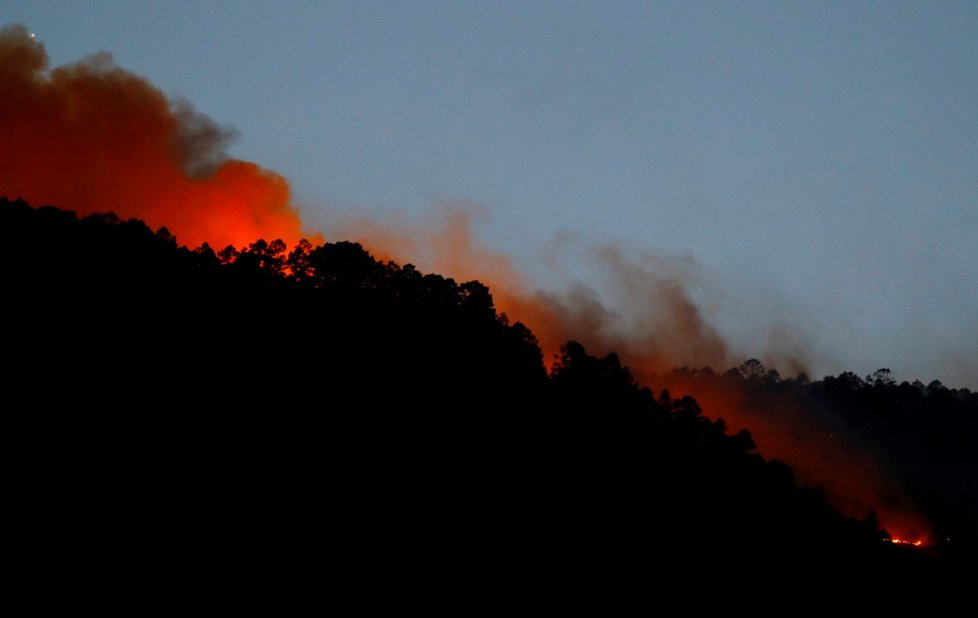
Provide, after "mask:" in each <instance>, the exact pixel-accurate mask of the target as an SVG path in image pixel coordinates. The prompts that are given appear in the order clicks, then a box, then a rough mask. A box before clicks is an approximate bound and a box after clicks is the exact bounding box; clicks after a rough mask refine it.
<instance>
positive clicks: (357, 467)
mask: <svg viewBox="0 0 978 618" xmlns="http://www.w3.org/2000/svg"><path fill="white" fill-rule="evenodd" d="M0 231H2V234H3V242H2V243H0V247H2V248H0V253H2V254H0V264H2V266H0V277H2V282H3V287H4V291H5V294H4V298H5V301H4V305H5V311H4V317H3V319H4V333H5V335H4V340H5V343H4V355H5V357H6V358H5V363H4V366H5V367H6V368H7V369H5V374H4V384H5V385H6V390H7V392H8V393H9V395H8V399H7V405H6V406H5V408H6V409H7V411H8V412H7V414H8V416H9V417H11V418H13V419H14V421H15V423H17V424H19V425H20V426H21V427H22V429H20V430H19V432H18V434H17V436H18V439H17V442H18V444H17V448H16V457H15V466H14V474H13V480H14V483H15V486H16V491H18V492H20V495H21V496H22V497H21V498H19V499H18V500H17V501H16V503H17V504H18V505H19V506H18V507H17V508H18V509H19V515H20V516H21V517H23V518H24V520H25V521H29V522H30V524H31V526H32V527H34V526H37V527H39V528H40V529H42V530H44V534H39V535H36V538H37V543H38V544H39V547H41V548H42V549H40V550H39V551H41V552H42V553H43V554H44V555H51V552H57V554H58V555H63V556H69V557H70V558H71V559H72V560H74V561H76V562H75V564H76V568H84V567H83V566H82V565H83V564H85V562H86V560H89V559H91V558H92V557H93V556H97V557H99V558H100V559H103V558H106V557H110V558H111V559H113V560H116V561H119V562H121V563H125V564H129V563H132V564H134V565H136V564H145V563H146V562H147V561H148V562H150V563H152V564H154V565H156V566H158V567H159V566H162V565H168V564H178V565H179V568H180V569H183V570H184V571H186V572H192V573H198V571H199V573H198V575H199V574H201V573H213V574H214V576H215V577H224V576H228V574H234V575H240V576H242V577H258V576H259V575H258V574H266V575H269V574H272V573H274V574H277V576H281V577H285V575H284V574H285V573H288V574H290V575H288V576H289V577H293V576H294V577H299V576H300V574H301V576H302V577H306V578H316V577H329V578H332V579H331V581H333V582H334V583H336V582H343V585H346V584H349V585H364V582H376V581H387V579H385V578H393V579H396V580H397V581H400V582H406V581H411V582H420V581H424V582H427V584H425V585H430V586H435V587H442V588H444V587H454V586H458V585H465V586H474V587H476V588H478V587H485V586H489V587H494V588H495V589H497V590H505V589H509V588H512V587H513V586H517V585H531V584H532V583H533V582H537V583H538V584H539V583H542V582H543V581H545V580H563V581H571V582H573V581H587V582H592V583H593V582H595V581H598V580H603V579H609V580H614V581H616V582H618V583H619V584H623V583H627V584H629V585H633V586H637V587H639V588H641V587H642V586H647V585H649V581H651V580H650V578H652V577H653V576H655V577H658V578H661V577H663V574H668V575H671V576H673V577H683V578H686V577H707V576H708V575H709V576H716V577H721V578H730V577H753V578H756V580H757V581H769V578H770V577H775V576H779V575H780V576H783V577H786V578H791V579H794V580H798V577H799V575H800V574H802V573H805V574H808V575H811V574H815V575H816V579H815V580H812V581H814V582H825V581H837V582H844V581H848V582H851V581H854V580H853V579H852V578H853V577H857V576H858V577H864V576H866V574H873V575H874V576H898V575H902V574H913V575H914V576H917V575H920V574H926V573H931V574H935V573H939V572H941V569H945V568H946V569H956V568H957V567H956V566H955V565H953V564H948V563H943V562H940V561H938V560H937V559H936V558H934V557H931V556H928V555H926V554H925V553H922V552H914V551H913V550H910V549H908V548H901V547H895V546H891V545H889V544H886V543H883V542H882V540H881V539H882V533H881V531H880V530H878V529H877V525H876V523H875V521H874V520H873V519H872V518H871V517H870V518H868V519H867V520H865V521H861V522H858V521H854V520H851V519H846V518H843V517H842V516H840V515H839V514H837V513H836V512H834V511H833V510H832V509H831V508H830V507H829V506H828V505H827V503H826V501H825V499H824V498H823V496H822V495H821V494H820V492H819V491H818V490H813V489H808V488H798V487H796V485H795V483H794V481H793V478H792V473H791V470H790V469H789V468H788V467H787V466H785V465H783V464H781V463H778V462H768V461H764V460H763V459H762V458H761V457H760V456H758V455H757V454H755V453H754V452H753V444H752V440H751V437H750V435H749V434H748V433H747V432H742V433H740V434H737V435H733V436H731V435H728V434H727V433H726V432H725V429H724V427H723V425H722V423H720V422H716V423H715V422H711V421H709V420H708V419H706V418H704V417H703V416H702V414H700V410H699V408H698V406H697V404H696V402H695V401H693V400H692V399H690V398H684V399H678V400H676V399H671V398H669V397H668V396H667V395H662V396H656V395H654V394H653V393H652V392H651V391H649V390H648V389H644V388H640V387H639V386H638V385H636V384H635V383H634V382H633V381H632V379H631V377H630V375H629V373H628V371H627V369H625V368H623V367H622V366H621V365H620V363H619V362H618V360H617V358H616V357H615V356H613V355H612V356H609V357H607V358H594V357H592V356H589V355H588V354H587V353H586V351H585V350H584V349H583V348H582V347H581V346H580V345H577V344H574V343H569V344H568V345H567V346H566V348H565V351H564V355H563V358H562V359H561V361H560V363H559V366H558V367H557V368H556V369H555V371H554V372H553V373H552V375H549V376H548V375H547V373H546V371H545V370H544V367H543V364H542V360H541V355H540V351H539V349H538V348H537V346H536V343H535V340H534V338H533V336H532V334H531V333H530V332H529V331H528V330H527V329H526V328H524V327H523V326H521V325H520V324H509V323H507V321H506V320H505V319H504V318H501V317H500V316H498V315H497V314H496V312H495V310H494V308H493V305H492V298H491V295H490V293H489V290H487V289H486V288H485V287H484V286H482V285H480V284H478V283H475V282H470V283H461V284H460V283H457V282H455V281H453V280H451V279H445V278H443V277H440V276H437V275H424V274H422V273H419V272H418V271H417V270H415V269H414V268H413V267H411V266H409V265H406V266H400V265H397V264H393V263H387V264H384V263H380V262H378V261H376V260H374V259H373V258H372V257H371V256H370V255H369V254H368V253H366V252H365V251H364V250H363V249H362V248H361V247H360V246H359V245H356V244H350V243H343V242H339V243H331V244H326V245H323V246H319V247H312V246H309V245H302V246H300V247H298V248H296V249H294V250H292V251H286V249H285V247H284V246H282V245H281V243H278V242H272V243H265V242H263V241H260V242H257V243H255V244H253V245H252V246H250V247H248V248H246V249H243V250H241V251H240V252H239V251H234V250H222V251H219V252H218V253H216V254H215V252H214V251H212V250H211V249H210V248H207V247H204V248H201V249H198V250H188V249H186V248H183V247H180V246H178V244H177V242H176V241H175V239H173V238H172V237H171V236H170V235H169V234H168V233H167V232H166V231H165V230H161V231H158V232H153V231H151V230H150V229H148V228H147V227H146V226H145V225H143V224H142V223H140V222H138V221H127V222H120V221H118V220H116V219H115V218H114V217H113V216H111V215H106V216H97V217H88V218H85V219H82V220H79V219H77V218H76V217H75V216H74V215H73V214H72V213H68V212H64V211H60V210H57V209H54V208H40V209H33V208H31V207H29V206H28V205H26V204H24V203H22V202H5V201H0ZM326 573H329V575H326ZM269 576H271V575H269ZM765 578H768V579H765ZM659 581H661V579H660V580H659ZM806 581H807V580H806ZM519 582H522V584H519ZM527 582H529V583H527ZM811 585H812V586H815V585H816V584H814V583H813V584H811Z"/></svg>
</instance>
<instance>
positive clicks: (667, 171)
mask: <svg viewBox="0 0 978 618" xmlns="http://www.w3.org/2000/svg"><path fill="white" fill-rule="evenodd" d="M2 6H3V10H2V12H0V21H2V23H3V24H9V23H22V24H24V25H26V26H27V27H28V28H30V29H31V30H32V31H33V32H35V33H36V36H37V40H39V41H41V42H43V44H44V45H45V47H46V49H47V52H48V54H49V55H50V59H51V64H52V66H57V65H61V64H65V63H70V62H75V61H77V60H80V59H82V58H83V57H85V56H88V55H90V54H93V53H96V52H99V51H108V52H110V53H111V54H112V55H113V57H114V59H115V61H116V62H117V63H118V64H119V65H120V66H122V67H124V68H126V69H129V70H132V71H134V72H136V73H138V74H140V75H142V76H145V77H146V78H148V79H149V80H151V81H152V82H153V83H154V84H156V85H157V86H158V87H159V88H161V89H162V90H163V91H164V92H166V93H167V94H168V95H170V96H173V97H178V98H183V99H186V100H188V101H190V102H191V103H192V104H193V105H194V107H195V108H196V109H197V110H198V111H199V112H202V113H204V114H207V115H208V116H210V117H211V118H212V119H213V120H215V121H216V122H217V123H219V124H221V125H222V126H227V127H231V128H233V129H235V130H236V131H237V133H238V138H237V140H236V141H235V142H234V143H233V144H232V146H231V148H230V154H231V155H233V156H235V157H240V158H243V159H247V160H250V161H254V162H256V163H258V164H259V165H261V166H264V167H267V168H270V169H273V170H276V171H278V172H279V173H281V174H283V175H284V176H285V177H287V178H288V179H289V180H290V182H291V183H292V189H293V192H294V197H295V200H296V202H297V204H298V205H299V207H300V209H301V211H302V216H303V219H304V221H305V223H306V226H307V227H308V228H310V229H316V230H321V231H323V233H324V234H325V236H326V237H327V238H328V239H331V240H332V239H334V238H333V237H332V236H331V234H330V226H331V224H332V222H333V221H335V220H336V219H337V217H338V216H339V215H340V214H342V213H347V214H349V213H366V214H369V215H370V216H372V217H374V218H379V219H390V220H396V221H407V222H412V223H413V224H416V225H423V222H424V221H427V220H429V218H431V217H433V216H434V213H436V212H437V209H438V206H439V204H446V203H447V204H455V205H461V206H460V207H462V208H476V206H474V205H478V208H479V209H480V212H481V215H480V218H478V220H477V224H476V232H477V235H478V237H479V238H480V239H481V240H482V242H484V243H485V244H486V245H487V246H488V247H490V248H491V249H493V250H496V251H499V252H501V253H504V254H506V255H508V256H510V257H511V258H512V260H513V262H514V264H515V265H516V266H517V268H518V269H519V270H520V271H521V272H523V273H525V274H526V276H527V278H528V279H529V280H530V281H532V283H533V285H535V286H538V287H540V288H542V289H545V290H551V291H558V292H559V291H562V290H565V289H567V288H568V287H569V286H573V285H575V284H577V283H580V284H584V285H587V286H589V287H591V288H594V289H595V290H597V291H599V292H601V293H602V294H604V295H605V296H606V297H608V298H610V299H611V300H609V301H608V302H609V303H610V306H611V308H612V309H613V310H620V311H623V312H626V311H628V310H629V309H628V308H624V307H621V308H618V307H616V306H615V305H614V302H615V301H614V298H615V294H614V290H608V289H607V285H610V284H606V283H605V282H602V280H601V277H602V275H601V272H602V271H601V268H600V267H598V266H595V265H594V264H593V263H592V262H591V258H590V257H589V256H592V255H593V254H594V253H595V252H597V249H599V248H601V247H607V246H616V247H619V248H620V250H621V251H622V253H623V254H624V255H626V256H630V258H629V259H636V260H639V259H641V258H640V256H642V255H648V254H651V255H655V256H659V257H662V258H664V259H666V260H669V261H673V262H678V263H681V264H683V265H684V266H683V268H684V269H686V270H688V271H689V273H690V277H689V280H690V283H689V285H690V293H691V295H692V296H693V298H694V299H695V300H696V301H697V303H698V304H699V305H700V308H701V310H702V311H703V313H704V315H705V316H706V317H707V318H708V319H709V320H710V321H711V322H712V323H713V324H714V325H715V326H716V328H717V330H718V331H719V332H720V333H721V334H722V335H723V336H724V337H725V338H726V339H727V341H728V342H729V343H730V347H731V349H732V350H733V351H734V352H735V353H739V354H742V355H743V356H744V357H746V356H748V355H749V356H761V357H763V355H764V354H765V353H766V350H768V349H770V348H775V347H778V346H779V345H781V344H782V343H783V341H782V340H784V339H790V340H791V342H790V343H791V345H794V346H798V347H800V348H802V349H803V351H804V355H805V358H806V360H807V361H808V363H809V366H810V367H811V373H812V374H813V377H814V376H820V375H823V374H826V373H839V372H841V371H845V370H852V371H855V372H857V373H860V374H866V373H869V372H871V371H873V370H874V369H876V368H878V367H889V368H891V369H892V370H893V373H894V376H895V377H896V378H897V379H900V380H903V379H909V380H912V379H914V378H920V379H922V380H924V381H925V382H927V381H930V380H931V379H934V378H939V379H941V380H942V381H944V382H945V384H948V385H949V386H967V387H969V388H972V389H974V388H978V311H976V307H978V277H976V276H975V271H976V269H978V3H975V2H873V3H864V2H851V1H850V2H786V1H782V2H689V1H686V2H634V3H632V2H588V3H577V2H323V1H317V2H286V1H279V2H154V3H150V2H142V1H139V2H133V1H131V0H130V1H120V2H102V1H99V2H95V1H92V2H74V1H71V2H47V1H43V0H30V1H20V0H4V2H3V3H2ZM622 298H625V299H626V300H623V301H621V300H620V301H618V302H628V300H627V298H628V297H627V295H624V296H622Z"/></svg>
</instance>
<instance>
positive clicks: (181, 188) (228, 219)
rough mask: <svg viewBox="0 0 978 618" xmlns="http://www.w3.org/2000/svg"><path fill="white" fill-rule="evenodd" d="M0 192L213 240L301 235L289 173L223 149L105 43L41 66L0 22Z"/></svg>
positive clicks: (184, 107)
mask: <svg viewBox="0 0 978 618" xmlns="http://www.w3.org/2000/svg"><path fill="white" fill-rule="evenodd" d="M0 93H2V95H0V144H2V146H3V147H2V148H0V195H6V196H8V197H10V198H23V199H25V200H27V201H28V202H30V203H32V204H35V205H43V204H51V205H56V206H59V207H61V208H65V209H68V210H74V211H77V212H78V213H79V214H81V215H86V214H90V213H94V212H108V211H114V212H115V213H117V214H118V215H120V216H121V217H123V218H130V217H132V218H139V219H142V220H143V221H145V222H146V223H147V224H148V225H150V226H151V227H153V228H154V229H155V228H158V227H162V226H165V227H167V228H168V229H169V230H170V232H171V233H173V234H174V235H176V237H177V240H178V241H179V242H181V243H182V244H185V245H188V246H191V247H194V246H197V245H199V244H201V243H203V242H205V241H207V242H209V243H210V244H211V245H213V246H215V247H217V248H221V247H223V246H225V245H227V244H235V245H237V246H242V245H246V244H248V243H251V242H253V241H255V240H257V239H258V238H266V239H275V238H281V239H283V240H285V241H286V242H288V243H290V244H291V243H294V242H296V241H298V240H299V239H300V238H301V237H302V233H301V231H300V221H299V215H298V213H297V212H296V210H295V209H294V208H293V207H292V205H291V204H290V195H289V185H288V182H286V180H285V179H284V178H283V177H282V176H279V175H278V174H276V173H274V172H270V171H268V170H264V169H262V168H260V167H258V166H257V165H255V164H254V163H249V162H247V161H238V160H233V159H229V158H227V156H226V155H225V151H224V147H225V146H226V144H227V142H228V140H229V138H230V137H231V134H230V133H229V132H228V131H226V130H224V129H222V128H221V127H219V126H218V125H216V124H214V122H212V121H211V120H210V119H209V118H207V117H206V116H204V115H202V114H199V113H197V112H195V111H194V110H193V108H192V107H190V105H189V104H188V103H186V102H176V103H174V102H171V101H170V100H168V99H167V97H166V96H165V95H164V94H163V93H162V92H160V90H158V89H157V88H156V87H154V86H153V85H152V84H150V83H149V82H148V81H147V80H145V79H143V78H142V77H139V76H138V75H135V74H133V73H131V72H129V71H126V70H124V69H121V68H119V67H118V66H116V65H115V63H114V62H113V61H112V57H111V56H110V55H108V54H106V53H100V54H96V55H94V56H91V57H89V58H87V59H85V60H82V61H81V62H78V63H76V64H72V65H68V66H61V67H57V68H54V69H51V70H48V57H47V53H46V52H45V50H44V46H43V45H42V44H41V43H40V42H38V41H37V40H36V39H35V38H34V37H33V36H32V35H31V33H30V32H29V31H28V30H27V29H26V28H24V27H23V26H7V27H4V28H3V29H0Z"/></svg>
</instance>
